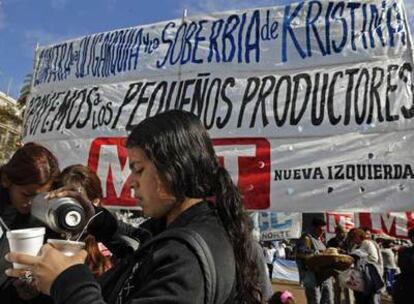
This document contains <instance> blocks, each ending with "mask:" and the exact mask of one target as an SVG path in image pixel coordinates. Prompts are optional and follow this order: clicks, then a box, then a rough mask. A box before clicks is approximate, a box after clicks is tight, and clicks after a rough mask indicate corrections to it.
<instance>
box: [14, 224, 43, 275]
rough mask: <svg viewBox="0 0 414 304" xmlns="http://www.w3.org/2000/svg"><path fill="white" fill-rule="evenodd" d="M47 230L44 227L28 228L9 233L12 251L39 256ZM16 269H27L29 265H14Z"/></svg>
mask: <svg viewBox="0 0 414 304" xmlns="http://www.w3.org/2000/svg"><path fill="white" fill-rule="evenodd" d="M45 232H46V229H45V228H44V227H36V228H26V229H17V230H10V231H7V233H6V236H7V239H8V240H9V247H10V251H12V252H21V253H25V254H28V255H34V256H35V255H37V254H38V253H39V251H40V248H42V245H43V239H44V236H45ZM13 267H14V268H15V269H24V268H27V265H23V264H19V263H13Z"/></svg>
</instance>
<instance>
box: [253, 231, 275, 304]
mask: <svg viewBox="0 0 414 304" xmlns="http://www.w3.org/2000/svg"><path fill="white" fill-rule="evenodd" d="M252 236H253V259H254V260H255V261H256V264H257V269H258V271H259V285H260V290H261V292H262V297H263V300H265V301H267V300H268V299H269V298H270V297H271V296H272V294H273V290H272V282H271V280H270V279H269V274H268V270H267V265H266V260H265V256H264V252H263V248H262V246H261V245H260V243H259V242H260V232H259V231H257V230H254V229H252Z"/></svg>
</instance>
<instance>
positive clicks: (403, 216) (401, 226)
mask: <svg viewBox="0 0 414 304" xmlns="http://www.w3.org/2000/svg"><path fill="white" fill-rule="evenodd" d="M359 223H360V227H361V228H368V229H369V230H371V232H372V233H374V234H387V235H390V236H393V237H396V238H407V236H408V231H409V230H410V229H411V228H413V227H414V219H413V214H412V212H390V213H359Z"/></svg>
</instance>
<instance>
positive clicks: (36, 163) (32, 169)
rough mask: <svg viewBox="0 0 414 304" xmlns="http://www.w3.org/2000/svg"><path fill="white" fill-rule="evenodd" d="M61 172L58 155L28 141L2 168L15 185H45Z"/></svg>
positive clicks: (2, 171)
mask: <svg viewBox="0 0 414 304" xmlns="http://www.w3.org/2000/svg"><path fill="white" fill-rule="evenodd" d="M59 173H60V171H59V164H58V161H57V159H56V157H55V156H54V155H53V154H52V152H50V151H49V150H48V149H46V148H45V147H43V146H41V145H38V144H35V143H27V144H25V145H24V146H23V147H21V148H19V149H18V150H17V151H16V152H15V153H14V154H13V156H12V157H11V159H10V160H9V161H8V162H7V163H6V164H5V165H4V166H2V167H1V169H0V174H1V175H4V176H5V177H6V178H7V179H8V180H9V181H10V182H11V183H12V184H15V185H29V184H36V185H42V186H43V185H46V184H47V183H50V182H54V181H55V179H56V178H57V177H58V176H59Z"/></svg>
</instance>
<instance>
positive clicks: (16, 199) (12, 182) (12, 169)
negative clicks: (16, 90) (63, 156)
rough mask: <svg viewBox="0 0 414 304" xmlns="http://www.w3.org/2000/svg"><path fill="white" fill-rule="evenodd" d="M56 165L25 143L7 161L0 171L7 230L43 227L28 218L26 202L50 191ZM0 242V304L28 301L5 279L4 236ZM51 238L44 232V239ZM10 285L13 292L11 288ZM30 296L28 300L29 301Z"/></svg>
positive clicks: (0, 208) (20, 287)
mask: <svg viewBox="0 0 414 304" xmlns="http://www.w3.org/2000/svg"><path fill="white" fill-rule="evenodd" d="M59 173H60V172H59V164H58V161H57V159H56V157H55V156H54V155H53V154H52V153H51V152H50V151H49V150H48V149H46V148H45V147H43V146H40V145H38V144H35V143H27V144H26V145H24V146H23V147H21V148H19V149H18V150H17V151H16V152H15V153H14V154H13V156H12V157H11V159H10V160H9V161H8V162H7V163H6V164H5V165H3V166H2V167H1V168H0V177H1V185H0V216H1V217H2V219H3V220H4V221H5V223H6V224H7V226H8V227H9V228H10V229H23V228H29V227H39V226H44V224H43V223H41V222H40V221H38V220H36V219H35V218H33V217H32V216H31V215H30V207H31V203H30V200H31V199H32V198H33V197H34V196H35V195H36V194H38V193H42V192H47V191H49V190H50V189H51V187H52V185H53V183H54V182H55V180H56V178H57V177H58V176H59ZM2 229H3V233H2V235H1V239H0V299H2V300H1V301H2V303H7V301H9V300H8V299H13V300H10V302H9V303H12V301H13V303H15V301H17V300H16V298H17V295H16V294H15V293H16V292H18V293H20V295H21V296H22V297H23V298H26V297H28V295H27V294H28V293H27V292H26V289H27V288H26V286H25V285H26V284H25V283H24V282H23V281H20V280H11V279H7V276H6V275H5V273H4V271H5V270H6V268H9V267H10V266H11V264H10V263H8V262H6V261H5V259H4V255H5V254H6V253H7V252H9V244H8V241H7V238H6V233H5V232H4V228H3V227H2ZM52 235H54V234H53V232H51V231H50V230H46V236H52ZM12 284H14V285H15V286H16V287H17V290H16V289H15V288H14V287H13V286H12ZM33 296H34V295H33V294H30V297H33Z"/></svg>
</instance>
